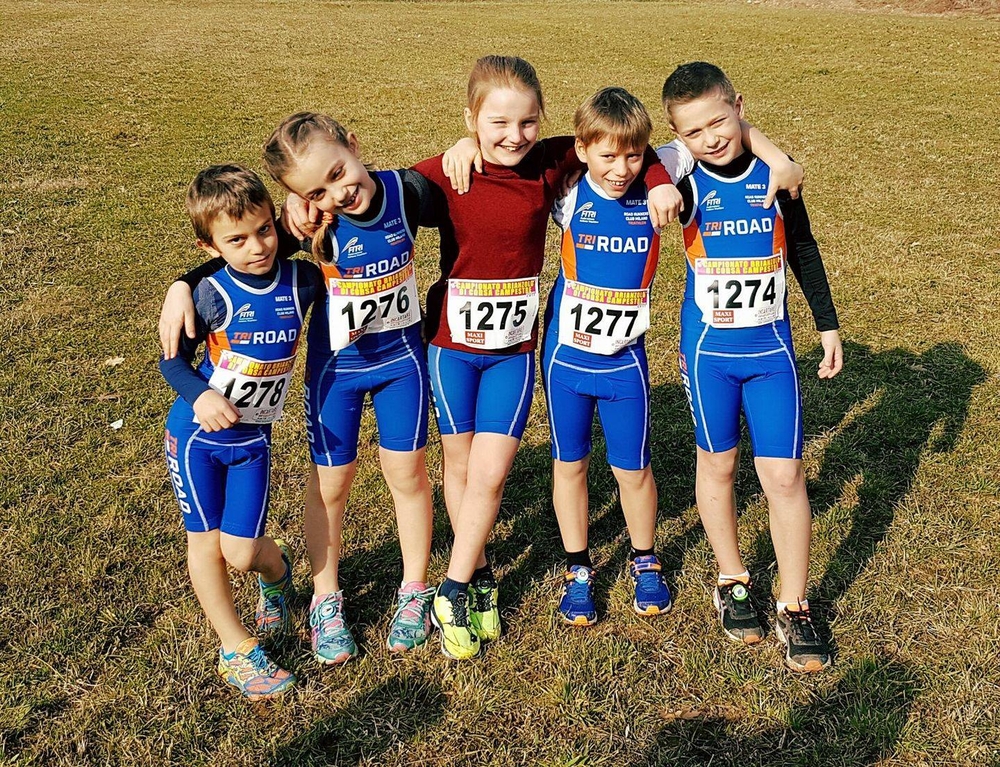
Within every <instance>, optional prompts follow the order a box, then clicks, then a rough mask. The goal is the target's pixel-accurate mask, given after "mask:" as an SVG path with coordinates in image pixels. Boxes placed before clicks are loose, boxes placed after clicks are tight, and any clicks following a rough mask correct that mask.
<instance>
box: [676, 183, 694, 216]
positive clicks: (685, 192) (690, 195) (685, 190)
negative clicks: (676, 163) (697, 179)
mask: <svg viewBox="0 0 1000 767" xmlns="http://www.w3.org/2000/svg"><path fill="white" fill-rule="evenodd" d="M677 191H678V192H680V193H681V201H682V202H683V204H684V208H683V210H681V215H680V225H681V226H687V225H688V224H690V223H691V219H692V218H694V189H692V188H691V176H685V177H684V178H682V179H681V180H680V181H678V182H677Z"/></svg>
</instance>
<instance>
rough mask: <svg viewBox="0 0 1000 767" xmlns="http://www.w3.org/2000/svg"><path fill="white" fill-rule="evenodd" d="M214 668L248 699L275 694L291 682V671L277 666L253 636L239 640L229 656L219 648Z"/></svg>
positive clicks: (293, 678) (292, 677)
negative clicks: (217, 663) (217, 665)
mask: <svg viewBox="0 0 1000 767" xmlns="http://www.w3.org/2000/svg"><path fill="white" fill-rule="evenodd" d="M218 671H219V676H221V677H222V678H223V679H225V680H226V682H228V683H229V684H231V685H232V686H233V687H235V688H236V689H237V690H239V691H240V692H241V693H243V695H245V696H246V697H247V698H249V699H250V700H264V699H265V698H275V697H277V696H278V695H281V694H282V693H283V692H285V691H286V690H289V689H291V688H292V687H294V686H295V675H294V674H293V673H292V672H291V671H285V670H284V669H283V668H279V667H278V665H277V664H276V663H275V662H274V661H273V660H271V659H270V658H268V657H267V653H265V652H264V648H263V647H261V646H260V643H259V642H258V641H257V640H256V639H254V638H253V637H250V638H249V639H244V640H243V641H242V642H240V644H239V646H238V647H237V648H236V650H234V651H233V654H232V655H231V656H226V654H225V653H224V652H223V651H222V648H219V668H218Z"/></svg>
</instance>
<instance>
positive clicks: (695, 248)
mask: <svg viewBox="0 0 1000 767" xmlns="http://www.w3.org/2000/svg"><path fill="white" fill-rule="evenodd" d="M684 253H685V255H687V260H688V263H689V264H691V268H692V269H694V261H695V259H696V258H705V257H706V255H708V254H707V253H705V241H704V240H703V239H702V238H701V229H699V228H698V223H697V221H692V222H691V223H690V224H688V225H687V226H685V227H684Z"/></svg>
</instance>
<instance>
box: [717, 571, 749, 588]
mask: <svg viewBox="0 0 1000 767" xmlns="http://www.w3.org/2000/svg"><path fill="white" fill-rule="evenodd" d="M733 581H742V582H744V583H747V582H749V581H750V571H749V570H744V571H743V572H742V573H737V574H736V575H726V574H725V573H719V585H720V586H722V585H724V584H725V583H727V582H728V583H732V582H733Z"/></svg>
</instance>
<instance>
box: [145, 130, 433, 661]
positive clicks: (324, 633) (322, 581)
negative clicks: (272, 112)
mask: <svg viewBox="0 0 1000 767" xmlns="http://www.w3.org/2000/svg"><path fill="white" fill-rule="evenodd" d="M264 164H265V166H266V168H267V170H268V172H269V173H270V174H271V175H272V177H273V178H274V179H275V180H276V181H278V182H279V183H280V184H282V185H283V186H284V187H285V188H286V189H287V190H288V191H289V192H290V193H291V194H290V195H289V199H293V198H294V199H296V200H297V201H299V202H301V200H302V199H304V200H306V201H308V202H309V203H310V204H311V205H312V206H314V207H315V208H316V209H317V210H319V211H321V212H322V213H323V215H324V224H323V226H321V227H320V228H319V229H318V230H316V231H315V232H314V236H313V240H312V246H311V250H312V252H313V255H314V256H315V257H316V260H317V262H318V263H319V265H320V268H321V269H322V273H323V277H322V281H323V284H324V286H325V290H324V292H323V296H322V297H321V300H319V301H317V303H316V307H315V309H314V310H313V315H312V318H311V319H310V322H309V334H308V353H307V356H306V427H307V429H306V430H307V436H308V438H309V447H310V453H311V457H312V472H311V473H310V476H309V481H308V484H307V486H306V504H305V525H304V526H305V536H306V546H307V548H308V553H309V561H310V564H311V566H312V574H313V589H314V591H313V598H312V604H311V607H310V612H309V622H310V626H311V636H312V645H313V650H314V652H315V654H316V658H317V660H319V662H320V663H323V664H328V665H334V664H339V663H344V662H346V661H347V660H350V659H351V658H353V657H354V656H355V655H357V652H358V648H357V644H356V642H355V640H354V637H353V635H352V633H351V631H350V628H349V627H348V625H347V622H346V618H345V610H344V593H343V591H342V589H341V587H340V582H339V564H340V549H341V542H342V537H343V516H344V510H345V507H346V505H347V499H348V495H349V493H350V489H351V484H352V483H353V481H354V476H355V474H356V471H357V456H358V438H359V431H360V425H361V416H362V410H363V402H364V399H365V397H366V396H370V397H371V401H372V404H373V408H374V411H375V419H376V422H377V424H378V432H379V459H380V462H381V465H382V473H383V475H384V477H385V479H386V484H388V486H389V490H390V493H391V495H392V500H393V504H394V506H395V510H396V520H397V524H398V528H399V541H400V549H401V552H402V558H403V580H402V583H401V584H400V587H399V591H398V592H397V601H396V610H395V613H394V615H393V618H392V621H391V625H390V628H389V634H388V637H387V639H386V644H387V645H388V647H389V649H390V650H392V651H393V652H402V651H406V650H411V649H413V648H414V647H416V646H417V645H420V644H422V643H423V642H425V641H426V640H427V636H428V634H429V632H430V630H431V623H430V603H431V599H432V597H433V589H430V588H429V587H428V586H427V583H426V579H427V565H428V560H429V558H430V546H431V529H432V512H431V489H430V483H429V482H428V479H427V469H426V465H425V458H424V453H425V446H426V442H427V417H428V397H429V391H430V386H429V382H428V376H427V365H426V361H425V358H424V354H423V346H422V343H421V336H420V319H421V318H420V304H419V299H418V296H417V288H416V278H415V274H414V264H413V243H414V238H415V235H416V227H417V224H418V223H422V224H427V223H428V222H429V220H430V219H432V218H433V215H432V213H431V212H430V211H431V208H430V201H429V190H428V187H427V182H426V181H425V180H424V178H423V177H422V176H420V175H419V174H418V173H415V172H413V171H408V170H402V171H378V172H375V171H370V170H368V169H367V168H366V167H365V165H364V163H362V162H361V160H360V158H359V149H358V140H357V137H356V136H355V135H354V134H353V133H351V132H350V131H348V130H347V129H346V128H344V126H342V125H341V124H340V123H338V122H337V121H336V120H334V119H332V118H330V117H328V116H326V115H321V114H316V113H312V112H301V113H298V114H294V115H291V116H290V117H288V118H286V119H285V120H284V121H282V123H281V125H279V126H278V128H277V129H276V130H275V131H274V133H273V134H272V135H271V137H270V138H269V139H268V141H267V143H266V144H265V146H264ZM292 231H294V229H292ZM204 274H205V273H204V272H203V271H202V270H200V269H196V270H194V271H193V272H192V273H191V274H190V275H186V276H185V277H184V278H182V280H184V281H188V282H189V284H190V282H195V283H197V279H200V278H201V277H203V276H204ZM181 289H182V290H183V291H186V287H184V286H183V285H181ZM186 303H187V297H186V295H185V294H184V293H183V292H181V293H175V292H174V289H173V287H172V288H171V292H170V293H168V297H167V301H166V302H165V303H164V314H163V315H161V336H163V335H164V334H163V332H162V328H163V326H164V325H166V326H167V327H168V329H169V332H168V333H167V334H166V338H161V340H164V342H165V346H167V345H168V344H167V343H166V342H167V341H169V340H171V337H172V335H173V330H174V326H173V323H172V320H173V318H175V317H177V316H178V315H182V314H184V309H185V305H186Z"/></svg>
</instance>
